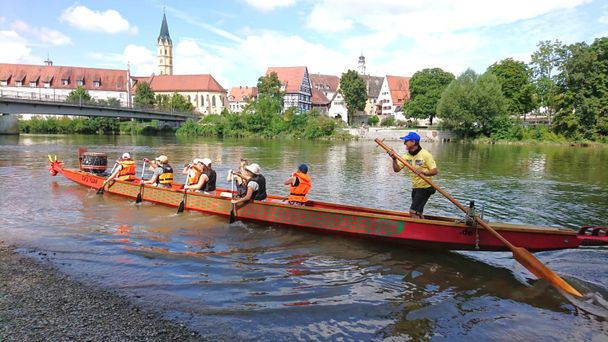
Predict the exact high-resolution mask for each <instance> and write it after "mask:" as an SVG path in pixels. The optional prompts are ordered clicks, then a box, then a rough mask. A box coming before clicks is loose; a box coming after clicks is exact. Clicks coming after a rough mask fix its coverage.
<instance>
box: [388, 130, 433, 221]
mask: <svg viewBox="0 0 608 342" xmlns="http://www.w3.org/2000/svg"><path fill="white" fill-rule="evenodd" d="M399 139H401V140H403V144H404V145H405V148H406V149H407V153H406V154H404V155H403V159H405V161H406V162H407V163H408V164H410V165H411V166H413V167H414V169H415V170H416V172H415V173H414V172H412V171H409V172H408V174H409V176H410V179H411V181H412V204H411V206H410V215H411V216H412V217H413V218H424V215H423V214H422V213H423V211H424V206H425V205H426V202H427V201H428V200H429V198H430V197H431V195H432V194H434V193H435V192H436V191H435V188H433V187H432V186H430V185H429V184H428V183H427V182H426V181H424V180H423V179H422V178H420V177H419V176H418V175H420V174H422V175H424V176H426V177H428V178H429V179H431V177H432V176H435V175H437V173H439V171H438V170H437V164H436V163H435V159H433V155H432V154H431V153H430V152H429V151H427V150H425V149H423V148H422V147H421V146H420V135H418V133H416V132H409V133H408V134H407V135H405V136H403V137H400V138H399ZM389 154H390V153H389ZM391 157H392V158H393V171H395V172H399V171H401V169H403V168H404V167H405V165H403V164H402V163H401V162H400V161H399V160H397V157H396V156H395V155H391ZM408 170H409V169H408Z"/></svg>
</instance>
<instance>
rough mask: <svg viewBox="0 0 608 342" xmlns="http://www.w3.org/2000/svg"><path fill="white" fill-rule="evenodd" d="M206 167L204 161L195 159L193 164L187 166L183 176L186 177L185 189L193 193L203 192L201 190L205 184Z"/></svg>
mask: <svg viewBox="0 0 608 342" xmlns="http://www.w3.org/2000/svg"><path fill="white" fill-rule="evenodd" d="M203 171H204V165H203V160H202V159H199V158H194V159H193V160H192V163H190V164H188V165H186V166H185V167H184V170H182V174H185V175H186V183H184V189H185V190H188V191H192V192H201V191H202V190H201V188H202V187H203V184H204V183H205V180H204V178H203V177H201V176H202V175H203Z"/></svg>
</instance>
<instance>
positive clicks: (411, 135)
mask: <svg viewBox="0 0 608 342" xmlns="http://www.w3.org/2000/svg"><path fill="white" fill-rule="evenodd" d="M399 139H401V140H403V141H408V140H414V141H416V142H420V136H419V135H418V133H416V132H409V133H408V134H407V135H406V136H403V137H400V138H399Z"/></svg>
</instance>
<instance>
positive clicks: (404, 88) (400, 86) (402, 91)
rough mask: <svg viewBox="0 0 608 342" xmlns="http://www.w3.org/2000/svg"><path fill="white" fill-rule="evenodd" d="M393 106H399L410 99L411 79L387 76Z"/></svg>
mask: <svg viewBox="0 0 608 342" xmlns="http://www.w3.org/2000/svg"><path fill="white" fill-rule="evenodd" d="M386 80H387V81H388V89H389V90H390V92H391V99H392V100H393V105H394V106H398V105H401V104H403V102H405V101H407V100H409V98H410V78H409V77H404V76H389V75H386Z"/></svg>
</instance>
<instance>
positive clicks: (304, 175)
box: [284, 164, 312, 205]
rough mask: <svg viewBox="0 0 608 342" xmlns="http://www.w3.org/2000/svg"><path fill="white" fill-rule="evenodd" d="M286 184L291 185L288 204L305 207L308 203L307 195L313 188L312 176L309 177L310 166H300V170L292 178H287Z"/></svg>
mask: <svg viewBox="0 0 608 342" xmlns="http://www.w3.org/2000/svg"><path fill="white" fill-rule="evenodd" d="M284 184H285V185H289V197H287V203H289V204H291V205H305V204H306V202H308V198H306V194H308V191H309V190H310V188H311V187H312V184H311V183H310V176H309V175H308V165H306V164H301V165H300V166H298V170H297V171H296V172H294V173H293V174H292V175H291V177H289V178H287V180H286V181H285V182H284Z"/></svg>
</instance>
